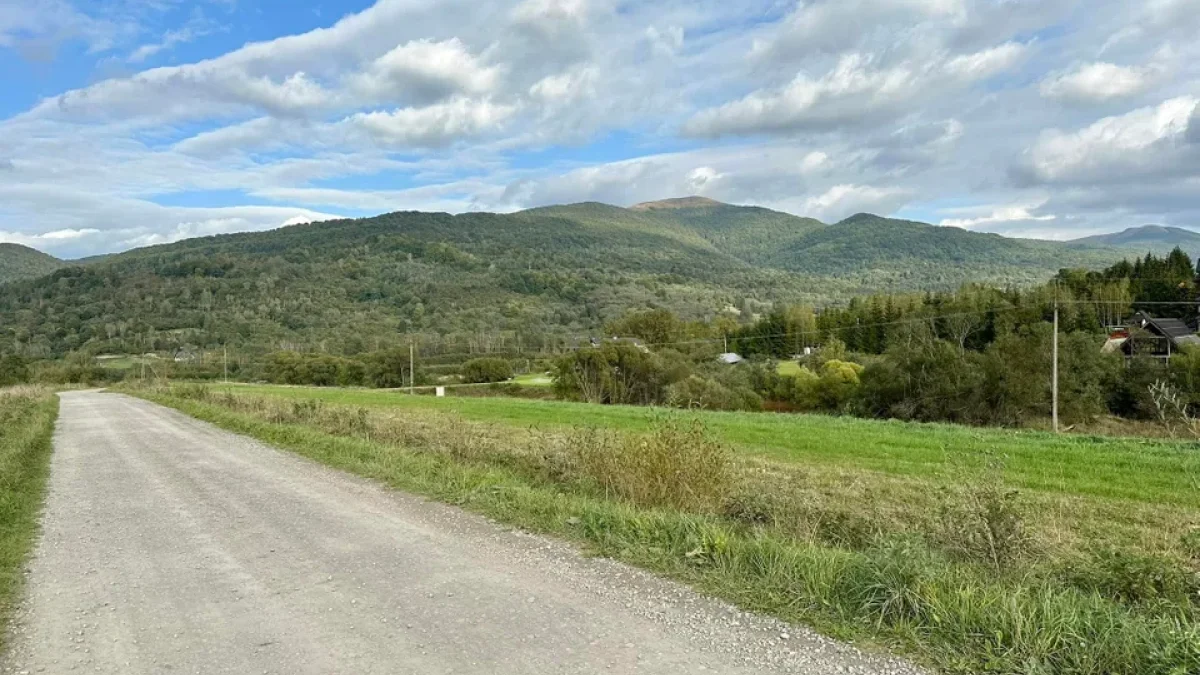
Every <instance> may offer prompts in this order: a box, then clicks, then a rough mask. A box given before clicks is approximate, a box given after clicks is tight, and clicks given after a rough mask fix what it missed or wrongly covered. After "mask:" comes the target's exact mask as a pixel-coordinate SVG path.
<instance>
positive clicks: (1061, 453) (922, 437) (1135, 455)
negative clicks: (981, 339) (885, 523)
mask: <svg viewBox="0 0 1200 675" xmlns="http://www.w3.org/2000/svg"><path fill="white" fill-rule="evenodd" d="M232 389H233V390H235V391H238V392H241V393H247V394H257V395H268V396H275V397H283V398H291V399H307V398H317V399H320V400H324V401H328V402H330V403H344V404H352V405H362V406H372V407H374V406H382V407H395V408H398V409H417V410H433V411H441V412H449V413H455V414H458V415H461V416H462V417H464V418H466V419H470V420H476V421H483V422H492V423H500V424H506V425H511V426H514V427H520V428H525V427H530V426H533V427H554V426H560V427H565V426H576V425H581V424H583V425H589V426H598V427H607V428H612V429H618V430H633V431H645V430H647V429H649V428H650V425H651V423H652V421H653V419H654V417H655V415H656V414H658V413H657V412H656V411H654V410H652V409H648V408H641V407H633V406H597V405H590V404H586V403H570V402H562V401H537V400H525V399H512V398H454V397H449V398H441V399H439V398H433V397H427V396H415V397H413V396H406V395H403V394H399V393H395V392H382V391H373V390H369V389H333V388H316V387H312V388H309V387H282V386H270V385H234V386H232ZM701 416H702V417H703V419H704V421H705V423H706V424H707V425H708V427H709V429H711V430H712V431H713V432H714V433H715V434H717V435H718V436H719V437H720V438H721V439H723V440H725V441H727V442H729V443H730V444H732V445H733V446H734V447H735V448H737V449H738V450H740V451H743V452H745V453H749V454H752V455H756V456H760V457H764V458H770V459H774V460H785V461H789V462H799V463H804V464H820V465H825V466H829V467H838V468H844V469H863V470H869V471H878V472H883V473H888V474H895V475H900V476H911V477H927V476H931V475H937V474H940V473H944V472H945V471H948V470H950V469H951V468H952V465H953V464H954V463H955V458H956V457H957V456H960V455H971V454H974V453H978V452H994V453H997V454H999V455H1001V456H1002V457H1003V458H1004V467H1003V472H1004V477H1005V479H1006V481H1007V482H1008V483H1010V484H1012V485H1014V486H1017V487H1022V488H1026V489H1033V490H1038V491H1042V492H1047V493H1061V494H1066V495H1085V496H1094V497H1102V498H1110V499H1121V500H1129V501H1134V502H1142V503H1144V504H1148V505H1155V504H1157V505H1175V506H1181V507H1187V508H1200V450H1198V449H1197V447H1196V445H1195V444H1194V443H1172V442H1166V441H1158V440H1146V439H1123V438H1098V437H1088V436H1075V435H1062V436H1055V435H1052V434H1049V433H1045V432H1038V431H1018V430H1003V429H983V428H970V427H960V426H953V425H945V424H915V423H905V422H895V421H874V420H862V419H855V418H849V417H828V416H822V415H783V414H778V415H776V414H764V413H727V412H706V413H701Z"/></svg>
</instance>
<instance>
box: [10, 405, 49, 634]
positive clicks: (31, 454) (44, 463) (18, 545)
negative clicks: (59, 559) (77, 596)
mask: <svg viewBox="0 0 1200 675" xmlns="http://www.w3.org/2000/svg"><path fill="white" fill-rule="evenodd" d="M57 415H58V398H57V397H55V396H54V393H53V392H52V391H51V390H50V389H46V388H42V387H13V388H9V389H0V652H3V650H4V647H5V640H6V638H7V631H6V630H5V629H4V625H5V624H6V623H7V620H8V618H9V616H10V615H11V613H12V610H13V608H14V606H15V604H16V600H17V596H18V594H19V592H20V588H21V582H22V579H23V578H24V574H23V572H22V570H23V569H24V565H25V560H26V557H27V556H28V555H29V552H30V551H31V550H32V548H33V544H34V541H35V539H36V535H37V528H38V514H39V513H40V511H41V506H42V499H43V496H44V494H45V489H46V480H47V477H48V476H49V468H50V451H51V437H52V436H53V433H54V420H55V418H56V417H57Z"/></svg>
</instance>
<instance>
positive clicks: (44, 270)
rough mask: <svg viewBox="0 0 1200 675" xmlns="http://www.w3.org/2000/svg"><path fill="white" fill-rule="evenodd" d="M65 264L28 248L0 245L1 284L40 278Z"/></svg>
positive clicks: (18, 245)
mask: <svg viewBox="0 0 1200 675" xmlns="http://www.w3.org/2000/svg"><path fill="white" fill-rule="evenodd" d="M65 264H66V263H64V262H63V261H61V260H59V259H58V258H55V257H54V256H51V255H47V254H45V253H42V252H41V251H38V250H35V249H32V248H29V247H28V246H21V245H20V244H5V243H0V284H3V283H7V282H9V281H17V280H19V279H33V278H36V277H40V276H43V275H46V274H49V273H51V272H53V271H54V270H56V269H58V268H60V267H62V266H63V265H65Z"/></svg>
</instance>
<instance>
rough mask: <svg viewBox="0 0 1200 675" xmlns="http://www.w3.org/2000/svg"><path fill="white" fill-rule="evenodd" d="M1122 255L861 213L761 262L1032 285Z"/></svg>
mask: <svg viewBox="0 0 1200 675" xmlns="http://www.w3.org/2000/svg"><path fill="white" fill-rule="evenodd" d="M1122 256H1123V254H1122V253H1119V252H1116V251H1115V250H1114V249H1112V248H1102V247H1098V246H1066V245H1064V244H1061V243H1058V242H1050V241H1041V240H1034V239H1010V238H1007V237H1002V236H1000V235H998V234H985V233H981V232H970V231H967V230H962V229H959V228H954V227H938V226H935V225H928V224H926V223H918V222H914V221H909V220H895V219H890V218H882V217H880V216H875V215H871V214H866V213H860V214H858V215H856V216H852V217H850V218H847V219H846V220H843V221H841V222H839V223H836V224H834V225H829V226H827V227H823V228H816V229H813V230H812V231H810V232H808V233H807V234H805V235H804V236H802V237H799V238H797V239H796V240H795V241H794V242H792V243H791V244H790V245H789V246H787V247H784V248H781V249H779V250H778V251H775V252H774V253H773V254H772V255H770V256H769V257H768V258H767V259H766V261H765V264H768V265H771V266H773V267H777V268H780V269H786V270H789V271H793V272H797V273H800V274H805V275H812V276H829V277H835V278H843V279H855V280H861V281H862V282H863V283H864V284H868V285H871V286H874V287H877V288H883V289H906V288H907V289H914V288H916V289H919V288H931V287H933V288H954V287H957V286H959V285H961V284H962V283H964V282H968V281H981V282H989V283H998V284H1025V283H1034V282H1037V281H1039V280H1045V279H1047V278H1049V277H1050V276H1053V275H1054V274H1055V273H1057V272H1058V270H1059V269H1061V268H1064V267H1096V266H1100V265H1104V264H1108V263H1110V262H1113V261H1115V260H1117V259H1120V258H1121V257H1122Z"/></svg>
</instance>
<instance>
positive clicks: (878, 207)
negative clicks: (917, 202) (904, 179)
mask: <svg viewBox="0 0 1200 675" xmlns="http://www.w3.org/2000/svg"><path fill="white" fill-rule="evenodd" d="M909 198H910V195H909V194H908V192H907V191H906V190H903V189H901V188H895V187H875V186H872V185H850V184H842V185H834V186H833V187H831V188H829V189H828V190H826V191H825V192H823V193H821V194H819V195H814V196H812V197H809V198H808V199H806V200H805V201H804V210H803V212H804V213H806V214H809V215H811V216H812V217H814V218H818V219H820V220H825V221H827V222H832V221H837V220H842V219H844V218H847V217H849V216H852V215H854V214H856V213H863V212H873V213H882V214H885V215H886V214H889V213H891V212H893V211H895V210H896V209H898V208H899V207H900V206H902V205H903V204H904V203H905V202H907V201H908V200H909Z"/></svg>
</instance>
